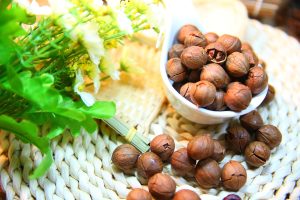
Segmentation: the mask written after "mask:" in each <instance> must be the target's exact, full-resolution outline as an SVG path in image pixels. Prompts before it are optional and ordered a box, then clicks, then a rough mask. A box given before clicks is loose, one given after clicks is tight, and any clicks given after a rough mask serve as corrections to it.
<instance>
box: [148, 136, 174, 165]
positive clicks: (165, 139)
mask: <svg viewBox="0 0 300 200" xmlns="http://www.w3.org/2000/svg"><path fill="white" fill-rule="evenodd" d="M150 149H151V151H152V152H153V153H155V154H156V155H158V156H159V157H160V158H161V160H162V161H167V160H168V159H169V158H170V157H171V155H172V154H173V152H174V149H175V143H174V140H173V138H172V137H170V136H169V135H167V134H161V135H158V136H156V137H155V138H153V140H152V141H151V142H150Z"/></svg>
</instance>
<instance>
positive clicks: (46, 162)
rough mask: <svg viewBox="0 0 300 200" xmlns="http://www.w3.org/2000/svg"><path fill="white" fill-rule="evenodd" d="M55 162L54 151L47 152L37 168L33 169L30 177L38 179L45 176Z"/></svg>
mask: <svg viewBox="0 0 300 200" xmlns="http://www.w3.org/2000/svg"><path fill="white" fill-rule="evenodd" d="M52 163H53V157H52V151H51V150H50V151H48V152H46V155H45V157H44V158H43V160H42V162H41V163H40V164H39V166H38V167H37V168H35V170H34V171H33V173H32V174H31V175H30V176H29V179H31V180H32V179H37V178H39V177H41V176H43V175H44V174H45V173H46V172H47V171H48V169H49V168H50V167H51V165H52Z"/></svg>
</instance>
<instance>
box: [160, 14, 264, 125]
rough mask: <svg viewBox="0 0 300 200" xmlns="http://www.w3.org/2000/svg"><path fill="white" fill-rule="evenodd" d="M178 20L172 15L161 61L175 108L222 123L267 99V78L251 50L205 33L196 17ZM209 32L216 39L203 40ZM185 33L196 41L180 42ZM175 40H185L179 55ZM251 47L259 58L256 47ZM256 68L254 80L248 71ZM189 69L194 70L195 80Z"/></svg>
mask: <svg viewBox="0 0 300 200" xmlns="http://www.w3.org/2000/svg"><path fill="white" fill-rule="evenodd" d="M175 18H176V17H174V16H173V17H171V19H170V21H169V23H168V24H169V27H168V29H167V31H166V34H165V41H164V45H163V49H162V55H161V63H160V72H161V76H162V79H163V84H164V88H165V91H166V95H167V98H168V100H169V101H170V103H171V104H172V106H173V107H174V108H175V110H176V111H177V112H178V113H180V114H181V115H182V116H183V117H185V118H187V119H188V120H190V121H193V122H196V123H199V124H219V123H223V122H225V121H227V120H229V119H231V118H233V117H238V116H240V115H244V114H246V113H249V112H251V111H252V110H254V109H256V108H257V107H258V106H259V105H260V104H261V103H262V102H263V100H264V99H265V97H266V94H267V91H268V84H267V83H268V77H267V74H266V72H265V71H264V69H263V68H262V67H260V66H258V65H255V66H254V65H253V64H251V61H252V60H250V61H249V53H248V54H247V55H245V54H244V53H243V51H242V45H243V43H242V42H241V41H240V40H239V38H237V37H234V36H231V35H222V36H220V37H219V36H218V35H216V34H215V33H206V34H204V33H202V32H201V26H199V25H198V24H197V20H193V19H192V18H187V19H180V20H179V19H175ZM195 27H198V28H199V29H198V30H195ZM195 33H197V34H195ZM210 35H213V36H214V41H213V42H214V43H211V41H202V40H203V39H204V40H205V39H206V38H209V37H207V36H210ZM187 36H188V39H189V40H191V38H192V39H193V40H195V41H196V42H194V43H192V42H190V43H189V45H186V44H185V43H186V42H183V43H182V42H180V41H183V39H184V37H187ZM188 39H187V40H188ZM198 40H199V41H200V40H201V42H198ZM206 40H208V39H206ZM231 43H232V44H231ZM175 44H176V46H175V47H177V46H178V44H181V49H180V52H179V51H178V52H179V53H178V52H177V53H176V54H174V53H173V51H174V49H175V47H174V45H175ZM182 45H184V49H182ZM193 45H196V46H193ZM208 46H209V48H206V47H208ZM172 47H173V48H172ZM170 51H171V52H170ZM248 51H252V52H251V55H252V54H253V56H255V57H256V55H255V52H254V51H253V50H248ZM168 55H175V57H176V56H177V57H176V58H174V57H173V56H172V57H169V56H168ZM228 58H229V59H230V60H229V61H228ZM170 59H171V61H170ZM173 60H176V62H172V61H173ZM170 63H171V64H172V63H175V64H173V65H170ZM253 68H254V69H253ZM256 68H259V70H258V71H259V73H260V74H262V76H260V77H258V78H257V77H256V76H254V77H255V78H253V76H251V75H250V73H253V72H252V71H257V70H255V69H256ZM252 69H253V70H252ZM194 72H197V73H198V75H199V74H200V75H199V76H198V75H197V74H196V73H194ZM191 73H193V74H196V78H195V77H193V81H191V79H190V74H191ZM197 76H198V79H197ZM250 79H251V80H250ZM256 79H257V80H256ZM262 79H263V80H262ZM254 81H256V82H254ZM173 85H174V86H173ZM174 87H175V88H176V89H175V88H174ZM257 91H258V92H257ZM222 98H223V99H222Z"/></svg>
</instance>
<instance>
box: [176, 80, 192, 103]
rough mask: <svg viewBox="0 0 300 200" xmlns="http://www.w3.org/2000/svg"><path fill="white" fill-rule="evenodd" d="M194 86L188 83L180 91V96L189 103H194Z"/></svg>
mask: <svg viewBox="0 0 300 200" xmlns="http://www.w3.org/2000/svg"><path fill="white" fill-rule="evenodd" d="M193 84H194V83H186V84H184V85H183V86H182V87H181V88H180V91H179V93H180V95H181V96H183V97H184V98H186V99H187V100H189V101H192V100H191V89H192V85H193Z"/></svg>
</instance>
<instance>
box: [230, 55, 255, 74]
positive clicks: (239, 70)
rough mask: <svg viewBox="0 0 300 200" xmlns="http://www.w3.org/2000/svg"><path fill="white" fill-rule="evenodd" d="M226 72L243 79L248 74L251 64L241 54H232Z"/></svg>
mask: <svg viewBox="0 0 300 200" xmlns="http://www.w3.org/2000/svg"><path fill="white" fill-rule="evenodd" d="M226 70H227V72H228V74H229V75H230V76H232V77H236V78H239V77H243V76H245V75H247V74H248V71H249V62H248V60H247V58H246V56H245V55H244V54H242V53H240V52H234V53H232V54H230V55H229V56H228V58H227V61H226Z"/></svg>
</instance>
